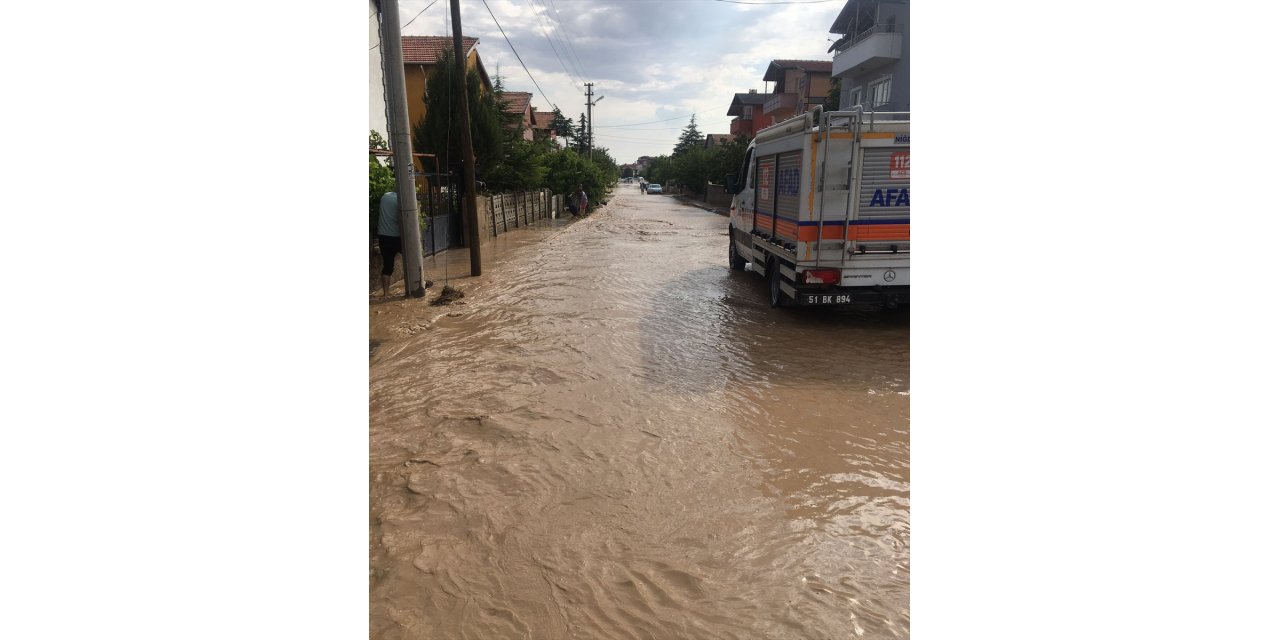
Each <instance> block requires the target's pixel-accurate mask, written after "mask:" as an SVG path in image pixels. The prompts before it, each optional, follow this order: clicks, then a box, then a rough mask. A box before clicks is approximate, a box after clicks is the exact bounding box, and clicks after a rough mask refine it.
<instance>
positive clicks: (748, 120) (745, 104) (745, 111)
mask: <svg viewBox="0 0 1280 640" xmlns="http://www.w3.org/2000/svg"><path fill="white" fill-rule="evenodd" d="M768 100H769V94H765V93H757V92H756V90H755V89H752V90H751V91H749V92H748V93H735V94H734V95H733V101H732V102H730V103H729V113H727V114H725V115H730V116H734V118H733V120H731V121H729V135H731V136H740V135H745V136H754V135H755V134H756V132H757V131H759V130H761V129H763V128H765V127H767V126H769V119H768V118H766V117H765V115H764V103H765V102H767V101H768Z"/></svg>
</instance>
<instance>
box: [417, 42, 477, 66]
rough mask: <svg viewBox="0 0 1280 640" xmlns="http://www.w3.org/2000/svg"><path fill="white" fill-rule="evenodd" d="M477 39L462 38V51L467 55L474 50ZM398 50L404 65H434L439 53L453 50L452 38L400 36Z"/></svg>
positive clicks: (438, 58)
mask: <svg viewBox="0 0 1280 640" xmlns="http://www.w3.org/2000/svg"><path fill="white" fill-rule="evenodd" d="M478 42H480V39H479V38H472V37H470V36H462V49H463V50H464V51H466V52H467V53H468V54H470V53H471V50H472V49H475V48H476V43H478ZM400 48H401V49H402V52H403V58H404V62H405V64H409V63H413V64H435V63H436V62H437V61H438V60H440V52H442V51H444V50H445V49H450V50H452V49H453V38H452V37H449V36H401V37H400Z"/></svg>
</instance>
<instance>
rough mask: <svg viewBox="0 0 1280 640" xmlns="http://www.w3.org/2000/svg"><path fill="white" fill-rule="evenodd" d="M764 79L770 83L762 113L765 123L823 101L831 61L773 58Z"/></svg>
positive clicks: (824, 99) (780, 119)
mask: <svg viewBox="0 0 1280 640" xmlns="http://www.w3.org/2000/svg"><path fill="white" fill-rule="evenodd" d="M764 81H765V82H772V83H773V94H772V95H771V96H770V97H769V99H768V101H767V102H765V103H764V115H765V118H766V119H767V120H768V122H769V124H777V123H779V122H782V121H783V120H786V119H788V118H792V117H795V116H798V115H800V114H802V113H804V112H806V111H808V110H809V109H812V108H813V107H815V106H817V105H820V104H822V103H824V102H826V100H827V93H828V92H829V91H830V90H831V61H829V60H774V61H772V62H770V63H769V68H768V69H766V70H765V72H764Z"/></svg>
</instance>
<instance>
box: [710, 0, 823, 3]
mask: <svg viewBox="0 0 1280 640" xmlns="http://www.w3.org/2000/svg"><path fill="white" fill-rule="evenodd" d="M835 1H836V0H778V1H777V2H744V1H743V0H716V2H732V3H733V4H818V3H820V2H835Z"/></svg>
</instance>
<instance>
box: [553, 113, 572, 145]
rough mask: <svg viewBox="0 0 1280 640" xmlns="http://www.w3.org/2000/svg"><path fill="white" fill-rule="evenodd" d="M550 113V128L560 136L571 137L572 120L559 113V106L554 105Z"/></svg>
mask: <svg viewBox="0 0 1280 640" xmlns="http://www.w3.org/2000/svg"><path fill="white" fill-rule="evenodd" d="M551 113H552V116H551V130H552V131H554V132H555V133H556V135H557V136H560V137H561V138H571V137H573V121H572V120H570V119H568V118H566V117H564V114H563V113H560V107H555V109H554V110H553V111H552V112H551Z"/></svg>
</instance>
